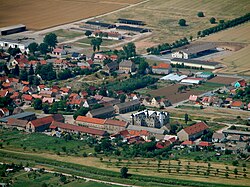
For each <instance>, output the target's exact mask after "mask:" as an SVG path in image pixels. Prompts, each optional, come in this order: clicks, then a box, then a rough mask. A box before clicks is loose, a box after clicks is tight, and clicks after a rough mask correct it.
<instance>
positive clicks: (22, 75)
mask: <svg viewBox="0 0 250 187" xmlns="http://www.w3.org/2000/svg"><path fill="white" fill-rule="evenodd" d="M20 79H21V80H22V81H28V73H27V71H26V69H23V70H22V71H21V73H20Z"/></svg>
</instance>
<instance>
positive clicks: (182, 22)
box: [178, 19, 186, 27]
mask: <svg viewBox="0 0 250 187" xmlns="http://www.w3.org/2000/svg"><path fill="white" fill-rule="evenodd" d="M178 23H179V25H180V26H182V27H183V26H186V20H185V19H180V20H179V22H178Z"/></svg>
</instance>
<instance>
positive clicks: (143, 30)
mask: <svg viewBox="0 0 250 187" xmlns="http://www.w3.org/2000/svg"><path fill="white" fill-rule="evenodd" d="M116 29H118V30H126V31H131V32H139V33H145V32H151V30H150V29H147V28H142V27H131V26H127V25H119V26H117V27H116Z"/></svg>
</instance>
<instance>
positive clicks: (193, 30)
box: [103, 0, 250, 48]
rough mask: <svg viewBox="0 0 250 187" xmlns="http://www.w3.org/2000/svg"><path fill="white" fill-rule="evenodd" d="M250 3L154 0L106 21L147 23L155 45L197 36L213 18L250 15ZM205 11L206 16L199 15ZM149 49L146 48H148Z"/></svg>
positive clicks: (225, 0)
mask: <svg viewBox="0 0 250 187" xmlns="http://www.w3.org/2000/svg"><path fill="white" fill-rule="evenodd" d="M249 10H250V4H249V1H247V0H238V1H233V0H223V1H216V0H202V1H200V0H193V1H185V0H164V1H163V0H150V1H149V2H147V3H144V4H141V5H139V6H136V7H133V8H129V9H126V10H122V11H120V12H119V13H114V14H110V15H107V16H104V19H103V20H105V21H111V22H114V21H116V19H117V18H120V17H122V18H127V19H137V20H142V21H145V23H146V24H147V27H150V28H152V30H153V36H152V37H150V40H151V41H153V42H155V43H163V42H173V41H175V40H176V39H180V38H182V37H187V38H188V37H189V36H193V37H196V35H197V32H198V31H199V30H203V29H205V28H209V27H212V26H213V25H212V24H210V22H209V19H210V18H211V17H215V18H216V20H222V19H223V20H229V19H233V18H235V17H239V16H241V15H244V14H246V13H248V12H249ZM199 11H203V12H204V14H205V17H202V18H199V17H198V16H197V13H198V12H199ZM182 18H184V19H185V20H186V21H187V26H186V27H180V26H179V25H178V20H179V19H182ZM146 47H147V46H145V48H146Z"/></svg>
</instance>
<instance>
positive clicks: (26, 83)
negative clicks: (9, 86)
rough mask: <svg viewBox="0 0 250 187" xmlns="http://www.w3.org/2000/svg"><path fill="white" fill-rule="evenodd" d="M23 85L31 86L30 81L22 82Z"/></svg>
mask: <svg viewBox="0 0 250 187" xmlns="http://www.w3.org/2000/svg"><path fill="white" fill-rule="evenodd" d="M21 83H22V84H24V85H29V84H30V83H29V82H28V81H22V82H21Z"/></svg>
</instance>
